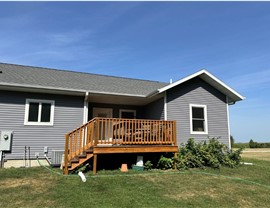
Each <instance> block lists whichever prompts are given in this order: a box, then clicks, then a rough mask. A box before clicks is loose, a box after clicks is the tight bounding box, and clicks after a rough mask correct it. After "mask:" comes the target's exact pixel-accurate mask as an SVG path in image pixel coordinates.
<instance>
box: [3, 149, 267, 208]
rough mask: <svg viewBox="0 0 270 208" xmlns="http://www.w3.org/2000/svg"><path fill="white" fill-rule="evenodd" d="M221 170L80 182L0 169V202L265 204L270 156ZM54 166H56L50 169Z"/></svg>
mask: <svg viewBox="0 0 270 208" xmlns="http://www.w3.org/2000/svg"><path fill="white" fill-rule="evenodd" d="M243 161H245V162H253V163H254V165H252V166H250V165H242V166H240V167H238V168H234V169H230V168H221V169H220V170H213V169H206V170H199V169H196V170H191V171H182V172H181V171H180V172H179V171H176V172H175V171H166V172H162V171H144V172H132V171H129V172H128V173H127V174H124V173H120V172H119V171H100V172H98V176H96V177H92V176H91V175H90V177H88V178H87V181H86V182H85V183H83V182H82V181H81V180H80V178H79V177H78V176H69V177H64V176H61V175H57V174H55V173H53V172H51V171H48V170H47V169H45V168H43V167H38V168H28V169H14V168H13V169H1V170H0V207H3V208H4V207H270V197H269V196H270V161H267V160H256V159H250V158H248V157H246V154H244V158H243ZM54 171H55V169H54Z"/></svg>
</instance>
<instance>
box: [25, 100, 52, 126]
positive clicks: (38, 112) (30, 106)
mask: <svg viewBox="0 0 270 208" xmlns="http://www.w3.org/2000/svg"><path fill="white" fill-rule="evenodd" d="M53 118H54V101H53V100H35V99H26V104H25V118H24V124H25V125H49V126H52V125H53Z"/></svg>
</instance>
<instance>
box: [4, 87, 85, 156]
mask: <svg viewBox="0 0 270 208" xmlns="http://www.w3.org/2000/svg"><path fill="white" fill-rule="evenodd" d="M26 98H29V99H44V100H54V101H55V109H54V125H53V126H28V125H24V116H25V115H24V114H25V101H26ZM83 100H84V98H83V97H76V96H64V95H49V94H34V93H22V92H9V91H0V131H1V130H13V131H14V134H13V144H12V152H11V153H7V154H6V159H23V156H24V147H25V146H30V148H31V157H32V158H33V157H34V155H35V152H38V153H39V155H40V156H41V157H43V148H44V147H45V146H48V147H49V156H50V155H51V150H64V135H65V134H66V133H67V132H69V131H71V130H73V129H74V128H76V127H78V126H80V125H81V124H82V122H83Z"/></svg>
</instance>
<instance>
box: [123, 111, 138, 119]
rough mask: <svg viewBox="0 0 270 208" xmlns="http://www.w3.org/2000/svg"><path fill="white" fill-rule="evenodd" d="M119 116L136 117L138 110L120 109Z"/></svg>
mask: <svg viewBox="0 0 270 208" xmlns="http://www.w3.org/2000/svg"><path fill="white" fill-rule="evenodd" d="M119 118H128V119H134V118H136V110H128V109H120V111H119Z"/></svg>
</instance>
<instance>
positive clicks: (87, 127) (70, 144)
mask: <svg viewBox="0 0 270 208" xmlns="http://www.w3.org/2000/svg"><path fill="white" fill-rule="evenodd" d="M95 124H96V119H95V118H94V119H92V120H90V121H89V122H87V123H86V124H84V125H82V126H81V127H79V128H77V129H75V130H73V131H71V132H69V133H68V134H66V141H65V158H64V169H63V171H64V174H68V172H69V171H71V170H74V169H75V168H77V167H78V166H79V165H81V164H82V163H84V162H85V161H87V160H89V159H90V158H91V157H93V144H94V138H95V134H94V132H95Z"/></svg>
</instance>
